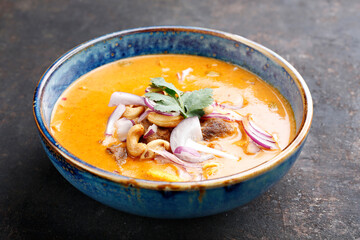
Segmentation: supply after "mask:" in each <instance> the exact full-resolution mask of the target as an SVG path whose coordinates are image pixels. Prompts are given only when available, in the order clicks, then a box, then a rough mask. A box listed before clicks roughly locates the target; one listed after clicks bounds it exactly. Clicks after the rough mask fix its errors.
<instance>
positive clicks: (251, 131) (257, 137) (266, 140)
mask: <svg viewBox="0 0 360 240" xmlns="http://www.w3.org/2000/svg"><path fill="white" fill-rule="evenodd" d="M250 122H252V120H251V118H250V117H249V116H248V117H246V118H244V119H243V121H242V124H243V127H244V130H245V133H246V134H247V135H248V136H249V137H250V138H251V139H252V140H253V141H254V142H255V143H256V144H257V145H259V146H260V147H263V148H265V149H278V148H279V147H278V145H277V143H276V141H275V140H274V138H273V137H272V136H271V135H270V134H268V133H266V132H265V131H264V130H262V129H261V128H260V127H258V126H256V125H255V123H253V124H252V125H251V124H250ZM253 126H256V127H257V129H260V130H261V132H264V133H266V135H267V136H268V137H266V136H265V135H264V134H262V133H261V132H259V131H258V130H256V129H255V128H254V127H253Z"/></svg>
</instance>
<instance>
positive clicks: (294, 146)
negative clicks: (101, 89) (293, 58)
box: [33, 26, 313, 191]
mask: <svg viewBox="0 0 360 240" xmlns="http://www.w3.org/2000/svg"><path fill="white" fill-rule="evenodd" d="M157 31H164V32H165V31H166V32H169V31H175V32H177V31H180V32H196V33H201V34H206V35H212V36H216V37H221V38H225V39H228V40H233V41H237V42H241V43H242V44H245V45H247V46H249V47H251V48H253V49H255V50H257V51H259V52H260V53H262V54H263V55H265V56H266V57H268V58H269V59H271V60H272V61H274V62H275V63H277V64H279V65H280V66H282V67H283V68H284V69H285V70H286V71H287V73H288V74H289V75H290V76H291V77H292V79H293V80H294V82H295V83H296V85H297V87H298V88H299V91H300V93H301V96H302V98H303V109H304V112H303V118H302V123H301V124H300V127H299V131H298V133H297V134H296V136H295V138H294V139H293V140H292V142H291V143H290V144H289V145H288V146H287V147H286V148H285V149H284V150H282V151H281V152H280V153H279V154H278V155H276V156H275V157H274V158H271V159H270V160H268V161H266V162H262V163H261V164H259V165H257V166H255V167H253V168H250V169H247V170H245V171H242V172H238V173H235V174H233V175H229V176H224V177H221V178H216V179H209V180H201V181H192V182H165V181H152V180H145V179H138V178H132V177H126V176H122V175H119V174H117V173H112V172H109V171H106V170H103V169H100V168H98V167H96V166H93V165H91V164H89V163H87V162H85V161H83V160H81V159H80V158H77V157H76V156H74V155H72V154H71V153H70V152H68V151H67V150H66V149H65V148H63V147H62V146H61V145H60V144H59V143H58V142H57V141H56V140H55V138H54V137H53V136H52V134H51V133H50V131H49V128H48V127H47V126H46V125H45V119H44V116H43V113H42V111H41V97H42V93H43V88H44V86H45V84H46V82H47V81H48V79H49V78H50V77H51V75H52V73H53V72H54V71H55V70H56V69H57V68H58V67H59V66H61V65H62V64H63V63H64V62H65V61H66V60H67V59H69V58H70V57H72V56H74V55H75V54H77V53H78V52H80V51H82V50H84V49H86V48H88V47H90V46H92V45H94V44H96V43H98V42H101V41H106V40H108V39H111V38H114V37H120V36H124V35H130V34H135V33H141V32H157ZM33 115H34V118H35V123H36V125H37V128H38V130H39V132H40V134H41V136H42V137H43V139H44V140H45V141H46V143H48V144H49V145H50V146H51V147H52V148H53V149H54V150H55V151H56V152H58V153H59V154H60V155H61V156H63V157H64V159H65V160H66V161H67V162H68V163H69V164H71V165H72V166H75V167H76V168H78V169H80V170H85V171H86V172H89V173H91V174H93V175H95V176H97V177H101V178H104V179H107V180H110V181H112V182H115V183H120V184H122V185H125V186H134V187H138V188H146V189H155V190H167V191H169V190H174V191H183V190H197V189H205V188H216V187H223V186H228V185H231V184H235V183H239V182H242V181H245V180H248V179H251V178H254V177H256V176H259V175H261V174H263V173H265V172H267V171H269V170H271V169H273V168H275V167H276V166H278V165H280V164H281V163H282V162H284V161H285V160H286V159H288V158H289V157H290V156H291V155H292V154H293V153H295V152H296V151H297V150H298V148H300V147H301V145H302V144H303V142H304V141H305V139H306V136H307V134H308V133H309V130H310V127H311V122H312V118H313V101H312V97H311V94H310V90H309V88H308V86H307V84H306V82H305V80H304V79H303V78H302V76H301V75H300V73H299V72H298V71H297V70H296V69H295V68H294V67H293V66H292V65H291V64H290V63H289V62H287V61H286V60H285V59H283V58H282V57H281V56H280V55H278V54H277V53H275V52H273V51H272V50H270V49H268V48H266V47H264V46H262V45H260V44H258V43H256V42H253V41H251V40H249V39H247V38H244V37H241V36H239V35H236V34H232V33H227V32H223V31H218V30H213V29H209V28H200V27H189V26H150V27H141V28H134V29H128V30H122V31H118V32H113V33H109V34H106V35H103V36H100V37H97V38H94V39H92V40H89V41H87V42H84V43H81V44H79V45H78V46H76V47H74V48H73V49H71V50H69V51H68V52H66V53H65V54H63V55H62V56H60V57H59V58H58V59H57V60H56V61H55V62H54V63H53V64H51V65H50V66H49V68H48V69H47V70H46V71H45V72H44V74H43V75H42V76H41V78H40V80H39V82H38V84H37V86H36V88H35V91H34V97H33Z"/></svg>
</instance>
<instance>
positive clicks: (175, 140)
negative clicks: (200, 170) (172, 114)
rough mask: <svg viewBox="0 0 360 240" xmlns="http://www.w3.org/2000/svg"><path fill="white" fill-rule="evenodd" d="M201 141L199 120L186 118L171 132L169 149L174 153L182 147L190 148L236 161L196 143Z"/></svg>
mask: <svg viewBox="0 0 360 240" xmlns="http://www.w3.org/2000/svg"><path fill="white" fill-rule="evenodd" d="M202 139H203V136H202V132H201V126H200V121H199V118H197V117H191V118H186V119H184V120H182V121H181V122H180V123H179V124H178V125H177V126H176V127H175V128H174V130H173V131H172V132H171V135H170V147H171V150H172V151H173V152H175V151H176V149H177V148H178V147H180V146H183V147H190V148H192V149H194V150H197V151H200V152H204V153H210V154H214V155H217V156H221V157H226V158H229V159H235V160H237V159H238V158H237V157H235V156H233V155H231V154H227V153H224V152H222V151H219V150H216V149H213V148H209V147H207V146H204V145H201V144H199V143H197V142H198V141H201V140H202ZM178 151H179V150H178ZM178 156H179V155H178ZM199 161H200V160H199Z"/></svg>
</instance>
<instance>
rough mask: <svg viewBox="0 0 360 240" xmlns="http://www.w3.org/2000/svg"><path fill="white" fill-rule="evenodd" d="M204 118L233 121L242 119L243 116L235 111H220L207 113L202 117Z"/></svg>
mask: <svg viewBox="0 0 360 240" xmlns="http://www.w3.org/2000/svg"><path fill="white" fill-rule="evenodd" d="M201 118H202V119H210V118H221V119H224V120H227V121H233V122H237V121H241V119H242V118H241V116H240V115H238V114H236V113H234V112H232V111H231V112H226V113H219V112H212V113H209V114H206V115H204V116H202V117H201Z"/></svg>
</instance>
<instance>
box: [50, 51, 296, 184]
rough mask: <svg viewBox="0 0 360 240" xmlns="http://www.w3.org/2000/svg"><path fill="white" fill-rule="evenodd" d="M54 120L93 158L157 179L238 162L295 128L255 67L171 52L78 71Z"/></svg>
mask: <svg viewBox="0 0 360 240" xmlns="http://www.w3.org/2000/svg"><path fill="white" fill-rule="evenodd" d="M135 95H136V96H135ZM109 102H110V104H109ZM108 105H110V106H111V107H109V106H108ZM50 128H51V133H52V134H53V136H54V137H55V139H56V140H57V141H58V142H59V143H60V145H62V146H63V147H64V148H66V149H67V150H68V151H69V152H70V153H72V154H74V155H75V156H77V157H78V158H80V159H82V160H84V161H86V162H88V163H89V164H91V165H94V166H96V167H98V168H101V169H104V170H107V171H110V172H114V173H117V174H120V175H124V176H129V177H134V178H139V179H147V180H156V181H199V180H205V179H214V178H219V177H223V176H228V175H232V174H236V173H239V172H243V171H246V170H249V169H251V168H254V167H256V166H258V165H260V164H262V163H264V162H266V161H268V160H270V159H271V158H273V157H274V156H276V155H277V154H279V152H280V151H281V150H282V149H284V148H285V147H286V146H287V145H288V144H289V142H290V141H291V140H292V139H293V138H294V135H295V121H294V116H293V112H292V109H291V107H290V104H289V103H288V102H287V100H286V99H285V98H284V97H283V96H282V95H281V94H280V93H279V91H278V90H276V89H275V88H273V87H272V86H270V85H269V84H267V83H266V82H265V81H263V80H262V79H260V78H259V77H258V76H256V75H254V74H253V73H251V72H249V71H247V70H244V69H242V68H240V67H238V66H235V65H232V64H229V63H226V62H223V61H219V60H216V59H212V58H206V57H199V56H190V55H171V54H165V55H148V56H141V57H134V58H127V59H123V60H119V61H116V62H113V63H110V64H107V65H104V66H102V67H99V68H97V69H95V70H93V71H91V72H89V73H87V74H85V75H84V76H82V77H80V78H79V79H78V80H76V81H75V82H74V83H73V84H72V85H70V87H68V89H67V90H66V91H65V92H64V93H63V94H62V95H61V96H60V98H59V100H58V102H57V104H56V106H55V108H54V110H53V114H52V118H51V124H50ZM174 148H175V149H174Z"/></svg>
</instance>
